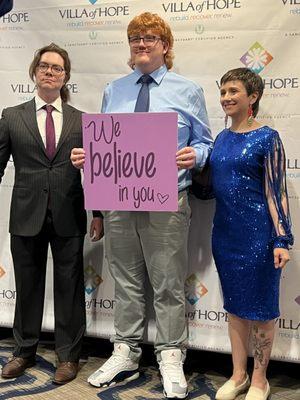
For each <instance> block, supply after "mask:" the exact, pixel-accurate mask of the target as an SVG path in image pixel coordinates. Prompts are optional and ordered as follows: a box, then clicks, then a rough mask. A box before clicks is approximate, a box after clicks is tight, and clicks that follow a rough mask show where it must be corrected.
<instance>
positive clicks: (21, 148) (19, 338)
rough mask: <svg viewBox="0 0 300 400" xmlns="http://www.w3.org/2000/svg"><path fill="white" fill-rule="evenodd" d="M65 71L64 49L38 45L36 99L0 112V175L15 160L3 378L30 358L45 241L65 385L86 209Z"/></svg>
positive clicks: (60, 377)
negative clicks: (12, 298)
mask: <svg viewBox="0 0 300 400" xmlns="http://www.w3.org/2000/svg"><path fill="white" fill-rule="evenodd" d="M70 69H71V65H70V60H69V57H68V54H67V52H66V51H65V50H64V49H62V48H60V47H59V46H57V45H55V44H53V43H52V44H50V45H49V46H46V47H43V48H42V49H40V50H38V51H37V52H36V54H35V57H34V60H33V62H32V64H31V66H30V70H29V72H30V76H31V78H32V79H33V80H34V81H35V83H36V86H37V95H36V97H35V98H34V99H33V100H31V101H29V102H27V103H24V104H21V105H18V106H15V107H11V108H7V109H5V110H3V114H2V119H1V120H0V181H1V178H2V176H3V174H4V170H5V167H6V164H7V162H8V159H9V157H10V155H12V156H13V160H14V165H15V182H14V187H13V193H12V201H11V212H10V234H11V252H12V257H13V262H14V272H15V280H16V292H17V300H16V309H15V319H14V326H13V332H14V338H15V341H16V347H15V350H14V355H13V358H12V359H11V360H10V361H9V362H8V363H7V364H6V365H5V366H4V368H3V370H2V377H3V378H15V377H17V376H20V375H22V374H23V373H24V371H25V369H26V368H29V367H31V366H33V365H34V363H35V353H36V349H37V345H38V340H39V334H40V329H41V323H42V315H43V303H44V291H45V274H46V263H47V252H48V247H49V244H50V247H51V250H52V255H53V275H54V313H55V341H56V353H57V355H58V359H59V366H58V368H57V370H56V373H55V376H54V379H53V381H54V382H55V383H57V384H64V383H66V382H69V381H70V380H72V379H74V378H75V377H76V374H77V369H78V360H79V356H80V350H81V342H82V337H83V335H84V332H85V301H84V285H83V242H84V235H85V233H86V213H85V210H84V200H83V190H82V186H81V177H80V173H79V171H77V170H76V169H75V168H73V166H72V164H71V162H70V159H69V158H70V152H71V149H72V148H73V147H80V146H81V144H82V132H81V112H80V111H78V110H77V109H75V108H73V107H71V106H70V105H68V104H67V100H68V97H69V93H68V89H67V87H66V82H67V81H68V80H69V79H70ZM90 233H91V236H92V237H93V239H94V240H97V239H99V238H100V237H101V235H102V218H100V215H99V214H98V215H94V218H93V220H92V225H91V232H90Z"/></svg>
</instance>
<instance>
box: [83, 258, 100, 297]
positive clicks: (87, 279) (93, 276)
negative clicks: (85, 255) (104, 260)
mask: <svg viewBox="0 0 300 400" xmlns="http://www.w3.org/2000/svg"><path fill="white" fill-rule="evenodd" d="M102 282H103V279H102V278H101V276H100V275H98V274H97V272H96V271H95V269H94V267H93V266H92V265H90V264H89V265H88V266H87V267H86V268H85V270H84V287H85V292H86V293H87V294H91V293H93V291H94V290H95V289H97V287H98V286H99V285H101V283H102Z"/></svg>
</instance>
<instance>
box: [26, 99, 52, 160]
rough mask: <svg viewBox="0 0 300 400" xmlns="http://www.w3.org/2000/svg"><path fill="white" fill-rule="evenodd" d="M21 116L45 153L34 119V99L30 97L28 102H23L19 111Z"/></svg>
mask: <svg viewBox="0 0 300 400" xmlns="http://www.w3.org/2000/svg"><path fill="white" fill-rule="evenodd" d="M21 116H22V118H23V121H24V123H25V125H26V126H27V129H28V131H29V132H30V134H31V135H32V136H33V137H34V139H35V140H36V141H37V142H38V144H39V145H40V147H41V149H42V150H43V152H44V153H45V155H46V156H47V154H46V149H45V146H44V143H43V139H42V137H41V134H40V131H39V128H38V124H37V120H36V107H35V100H34V99H32V100H31V101H29V102H28V103H25V104H24V108H23V110H22V111H21Z"/></svg>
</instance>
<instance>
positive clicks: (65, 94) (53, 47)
mask: <svg viewBox="0 0 300 400" xmlns="http://www.w3.org/2000/svg"><path fill="white" fill-rule="evenodd" d="M47 52H52V53H57V54H59V55H60V56H61V57H62V58H63V60H64V70H65V82H64V85H63V87H62V88H61V89H60V96H61V99H62V101H63V102H65V103H66V102H67V101H68V100H69V99H70V92H69V89H68V88H67V86H66V83H67V82H68V81H69V79H70V77H71V61H70V58H69V55H68V53H67V51H66V50H64V49H62V48H61V47H59V46H58V45H57V44H55V43H50V44H49V45H48V46H45V47H42V48H41V49H38V50H37V51H36V52H35V53H34V59H33V60H32V63H31V65H30V67H29V76H30V78H31V79H32V81H34V77H35V72H36V69H37V66H38V64H39V62H40V59H41V57H42V55H43V54H44V53H47Z"/></svg>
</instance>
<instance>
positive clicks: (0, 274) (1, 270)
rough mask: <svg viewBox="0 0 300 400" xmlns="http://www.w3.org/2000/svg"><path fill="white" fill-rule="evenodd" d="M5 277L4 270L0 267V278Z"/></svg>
mask: <svg viewBox="0 0 300 400" xmlns="http://www.w3.org/2000/svg"><path fill="white" fill-rule="evenodd" d="M4 275H5V269H4V268H3V267H1V265H0V278H2V276H4Z"/></svg>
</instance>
